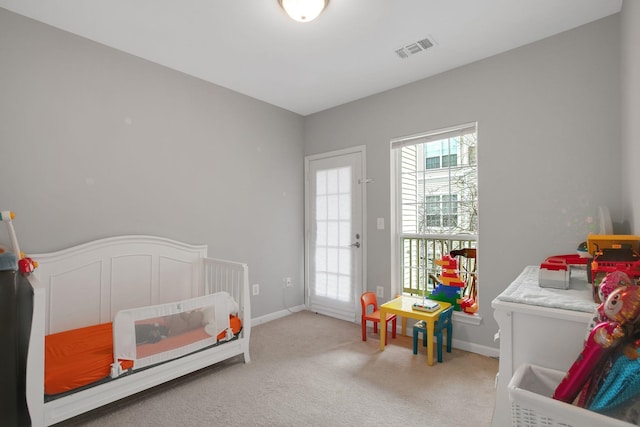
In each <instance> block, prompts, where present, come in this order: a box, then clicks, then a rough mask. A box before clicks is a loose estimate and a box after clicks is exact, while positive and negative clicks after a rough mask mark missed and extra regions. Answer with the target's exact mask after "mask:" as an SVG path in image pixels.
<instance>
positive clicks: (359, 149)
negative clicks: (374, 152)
mask: <svg viewBox="0 0 640 427" xmlns="http://www.w3.org/2000/svg"><path fill="white" fill-rule="evenodd" d="M354 153H359V154H360V167H361V173H362V177H361V178H360V182H359V183H357V184H356V185H361V191H360V193H361V197H360V198H361V200H360V203H361V205H362V206H361V208H362V209H360V212H361V214H360V215H361V218H360V221H361V224H362V233H361V234H362V237H361V239H360V242H361V243H360V244H361V247H360V251H361V252H360V253H361V255H362V262H361V263H360V268H361V271H360V283H357V284H356V295H357V294H358V293H360V294H361V293H362V292H364V289H366V283H367V240H368V239H367V209H366V208H367V186H366V185H365V184H367V183H368V182H370V180H369V179H367V178H366V176H367V167H366V166H367V147H366V145H357V146H354V147H349V148H344V149H340V150H334V151H328V152H325V153H319V154H312V155H308V156H305V158H304V304H305V306H306V307H307V309H309V308H310V304H309V297H310V296H309V273H310V272H309V254H310V242H309V240H310V236H311V231H310V226H311V218H310V213H309V210H310V197H309V195H310V190H311V189H310V180H309V163H310V162H312V161H314V160H320V159H326V158H330V157H338V156H342V155H347V154H354ZM354 303H355V308H354V309H355V310H354V312H355V319H354V321H355V323H359V322H360V314H361V311H362V309H361V307H360V299H359V298H355V302H354Z"/></svg>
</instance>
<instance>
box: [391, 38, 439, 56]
mask: <svg viewBox="0 0 640 427" xmlns="http://www.w3.org/2000/svg"><path fill="white" fill-rule="evenodd" d="M433 46H434V44H433V42H432V41H431V40H429V39H422V40H418V41H417V42H415V43H410V44H408V45H406V46H403V47H401V48H400V49H396V55H398V56H399V57H400V58H402V59H406V58H408V57H409V56H411V55H415V54H416V53H420V52H423V51H425V50H427V49H429V48H432V47H433Z"/></svg>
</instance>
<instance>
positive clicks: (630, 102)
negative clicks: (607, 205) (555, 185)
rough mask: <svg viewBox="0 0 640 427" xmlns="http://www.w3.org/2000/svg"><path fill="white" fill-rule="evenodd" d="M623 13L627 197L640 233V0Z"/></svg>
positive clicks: (632, 222) (630, 214)
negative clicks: (639, 166) (639, 165)
mask: <svg viewBox="0 0 640 427" xmlns="http://www.w3.org/2000/svg"><path fill="white" fill-rule="evenodd" d="M621 16H622V18H621V38H622V70H621V71H622V72H621V75H622V78H621V88H622V151H623V157H622V165H623V174H622V186H623V188H624V193H623V194H624V197H623V200H624V203H625V217H626V219H627V220H628V221H629V223H630V229H631V231H632V233H633V234H640V190H638V161H639V160H640V120H638V118H639V117H640V55H639V54H638V52H639V50H638V46H640V25H639V23H640V2H638V1H634V0H625V1H624V3H623V4H622V12H621Z"/></svg>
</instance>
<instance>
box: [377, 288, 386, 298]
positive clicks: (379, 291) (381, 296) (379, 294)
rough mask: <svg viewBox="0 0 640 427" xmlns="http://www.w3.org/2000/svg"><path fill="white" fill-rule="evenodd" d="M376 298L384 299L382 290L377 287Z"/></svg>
mask: <svg viewBox="0 0 640 427" xmlns="http://www.w3.org/2000/svg"><path fill="white" fill-rule="evenodd" d="M376 296H377V297H378V298H384V288H383V287H382V286H378V288H377V289H376Z"/></svg>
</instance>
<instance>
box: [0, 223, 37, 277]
mask: <svg viewBox="0 0 640 427" xmlns="http://www.w3.org/2000/svg"><path fill="white" fill-rule="evenodd" d="M15 217H16V214H15V213H13V212H11V211H0V221H2V222H4V223H6V224H7V229H8V230H9V239H10V240H11V246H12V248H13V253H14V254H15V257H16V258H17V260H18V266H17V267H18V268H17V269H18V270H20V272H21V273H24V274H28V273H31V272H32V271H33V270H35V269H36V267H38V263H37V262H36V261H34V260H32V259H31V258H28V257H25V255H24V253H23V252H21V251H20V246H19V245H18V238H17V237H16V230H15V229H14V228H13V222H12V221H13V219H14V218H15ZM5 256H6V255H5Z"/></svg>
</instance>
